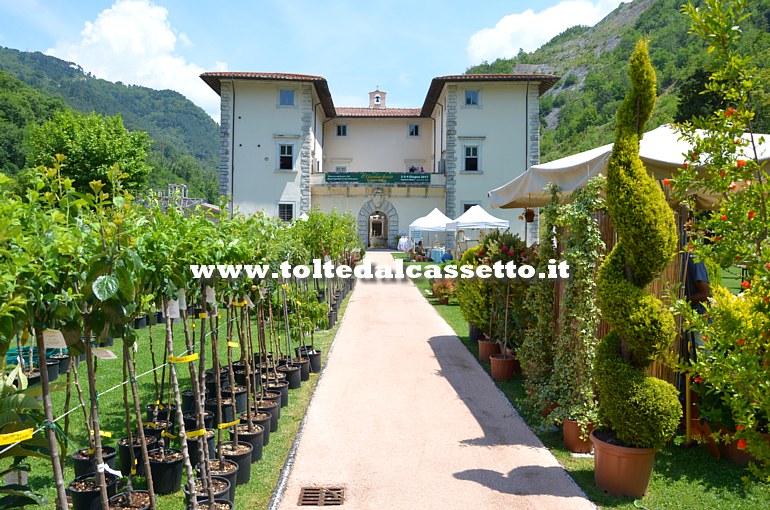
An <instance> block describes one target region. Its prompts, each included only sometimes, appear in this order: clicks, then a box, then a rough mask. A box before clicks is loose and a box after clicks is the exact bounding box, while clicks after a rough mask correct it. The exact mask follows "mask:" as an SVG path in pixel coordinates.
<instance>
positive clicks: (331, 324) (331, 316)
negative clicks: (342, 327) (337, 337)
mask: <svg viewBox="0 0 770 510" xmlns="http://www.w3.org/2000/svg"><path fill="white" fill-rule="evenodd" d="M328 317H329V327H328V328H327V329H332V328H333V327H334V323H335V320H336V318H337V317H336V314H335V313H334V312H329V313H328Z"/></svg>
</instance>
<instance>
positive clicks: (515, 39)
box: [467, 0, 622, 64]
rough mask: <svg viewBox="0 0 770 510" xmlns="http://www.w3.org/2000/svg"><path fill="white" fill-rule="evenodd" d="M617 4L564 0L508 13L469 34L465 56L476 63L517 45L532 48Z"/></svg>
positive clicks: (512, 51)
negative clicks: (536, 8) (551, 4)
mask: <svg viewBox="0 0 770 510" xmlns="http://www.w3.org/2000/svg"><path fill="white" fill-rule="evenodd" d="M621 3H622V2H621V0H593V1H589V0H564V1H562V2H560V3H558V4H556V5H554V6H552V7H549V8H547V9H545V10H543V11H540V12H534V11H533V10H532V9H527V10H526V11H524V12H520V13H517V14H509V15H508V16H505V17H503V18H502V19H501V20H500V21H498V22H497V24H496V25H495V26H494V28H484V29H482V30H479V31H478V32H476V33H475V34H473V35H472V36H471V38H470V39H469V41H468V47H467V52H468V58H469V59H470V62H471V63H473V64H477V63H479V62H481V61H483V60H487V61H492V60H495V59H497V58H511V57H513V56H515V55H516V54H517V53H518V52H519V48H522V49H524V51H533V50H536V49H537V48H539V47H540V46H541V45H543V44H544V43H546V42H548V41H549V40H550V39H551V38H553V37H554V36H556V35H558V34H560V33H561V32H563V31H564V30H566V29H568V28H570V27H573V26H575V25H588V26H593V25H595V24H596V23H598V22H599V21H600V20H601V19H602V18H604V17H605V16H606V15H607V14H609V13H610V12H612V11H613V10H614V9H615V8H616V7H617V6H618V5H620V4H621Z"/></svg>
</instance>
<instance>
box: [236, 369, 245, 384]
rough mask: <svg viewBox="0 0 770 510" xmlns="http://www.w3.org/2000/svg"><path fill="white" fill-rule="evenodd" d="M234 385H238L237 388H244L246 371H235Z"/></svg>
mask: <svg viewBox="0 0 770 510" xmlns="http://www.w3.org/2000/svg"><path fill="white" fill-rule="evenodd" d="M235 384H238V385H239V386H246V371H245V370H236V371H235Z"/></svg>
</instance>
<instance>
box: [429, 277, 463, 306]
mask: <svg viewBox="0 0 770 510" xmlns="http://www.w3.org/2000/svg"><path fill="white" fill-rule="evenodd" d="M456 291H457V282H456V281H455V279H454V278H438V279H436V280H434V281H433V297H435V298H436V299H438V304H440V305H448V304H449V299H450V298H452V297H454V295H455V292H456Z"/></svg>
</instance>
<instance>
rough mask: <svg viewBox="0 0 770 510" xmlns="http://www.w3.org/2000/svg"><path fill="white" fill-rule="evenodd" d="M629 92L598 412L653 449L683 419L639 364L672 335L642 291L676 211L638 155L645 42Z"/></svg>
mask: <svg viewBox="0 0 770 510" xmlns="http://www.w3.org/2000/svg"><path fill="white" fill-rule="evenodd" d="M629 76H630V79H631V91H630V92H629V93H628V95H627V96H626V98H625V100H624V101H623V104H622V105H621V107H620V109H619V110H618V123H617V127H616V129H615V144H614V147H613V149H612V155H611V157H610V161H609V167H608V169H607V206H608V209H609V212H610V216H611V217H612V221H613V223H614V225H615V229H616V231H617V234H618V242H617V244H616V245H615V247H614V249H613V250H612V252H611V253H610V254H609V255H608V256H607V258H606V259H605V261H604V263H603V264H602V266H601V268H600V270H599V274H598V280H597V298H598V301H599V306H600V308H601V310H602V315H603V316H604V318H605V320H606V321H607V322H608V323H609V324H610V327H611V330H610V332H609V333H608V334H607V335H606V336H605V337H604V338H603V339H602V341H601V343H600V345H599V348H598V350H597V357H596V367H595V369H596V381H597V387H598V392H599V414H600V418H601V419H602V421H603V422H604V423H605V424H606V425H608V426H609V428H610V429H612V430H613V431H614V432H615V434H616V435H617V437H618V439H620V440H621V441H622V442H623V443H625V444H626V445H627V446H634V447H641V448H657V447H661V446H663V445H664V444H665V443H666V441H667V440H668V439H669V438H670V437H671V436H672V435H673V434H674V431H675V430H676V427H677V426H678V424H679V419H680V417H681V406H680V404H679V399H678V394H677V391H676V388H674V386H672V385H671V384H669V383H667V382H665V381H662V380H660V379H657V378H655V377H649V376H647V375H645V373H644V369H645V368H646V367H647V365H649V364H650V362H651V361H652V360H653V359H655V358H656V357H657V356H658V354H660V351H661V349H662V348H663V347H666V346H668V345H669V344H670V343H671V341H672V340H673V337H674V319H673V316H672V315H671V313H670V312H669V311H668V310H667V309H666V308H665V307H664V306H663V304H662V303H661V302H660V300H658V299H657V298H655V297H654V296H652V295H650V294H648V293H647V292H646V291H645V286H646V285H647V284H649V283H650V282H651V281H652V280H653V279H654V278H655V276H656V275H658V274H659V273H660V272H661V271H662V270H663V269H664V268H665V267H666V266H667V265H668V263H669V262H670V261H671V259H672V258H673V256H674V254H675V253H676V249H677V237H676V226H675V222H674V215H673V212H672V211H671V209H670V208H669V206H668V204H667V203H666V199H665V196H664V195H663V192H662V190H661V189H660V187H659V186H658V185H657V183H656V182H655V181H654V180H653V178H652V177H650V176H649V175H648V174H647V171H646V169H645V167H644V165H643V164H642V161H641V160H640V159H639V140H640V139H641V137H642V133H643V132H644V126H645V124H646V122H647V120H648V119H649V117H650V114H651V112H652V109H653V107H654V105H655V86H656V82H655V71H654V70H653V68H652V65H651V64H650V57H649V54H648V52H647V43H646V42H645V41H640V42H639V43H637V46H636V49H635V50H634V52H633V54H632V55H631V59H630V62H629Z"/></svg>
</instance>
